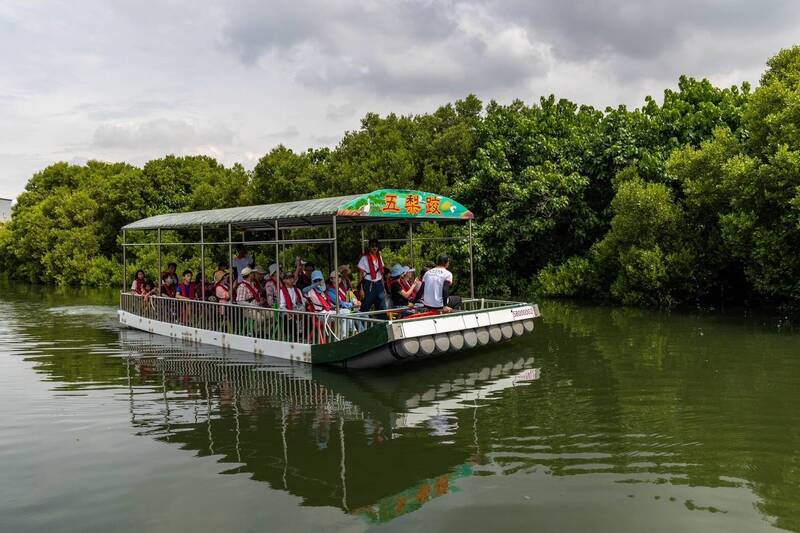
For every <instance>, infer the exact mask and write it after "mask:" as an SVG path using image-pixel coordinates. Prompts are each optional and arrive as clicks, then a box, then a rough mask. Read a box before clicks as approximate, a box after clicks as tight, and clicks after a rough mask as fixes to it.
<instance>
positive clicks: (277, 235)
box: [267, 219, 288, 307]
mask: <svg viewBox="0 0 800 533" xmlns="http://www.w3.org/2000/svg"><path fill="white" fill-rule="evenodd" d="M280 240H281V239H280V231H279V230H278V220H277V219H276V220H275V269H276V270H275V289H276V292H277V293H278V294H277V297H278V301H277V306H276V307H280V306H281V248H280V244H278V241H280ZM267 275H269V267H268V268H267ZM287 303H288V302H287Z"/></svg>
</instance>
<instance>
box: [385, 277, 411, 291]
mask: <svg viewBox="0 0 800 533" xmlns="http://www.w3.org/2000/svg"><path fill="white" fill-rule="evenodd" d="M394 285H400V288H401V289H402V290H404V291H407V290H408V289H410V288H411V285H410V284H409V283H408V281H406V280H405V279H403V278H397V279H395V278H389V288H390V289H391V288H392V286H394Z"/></svg>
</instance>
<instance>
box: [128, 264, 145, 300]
mask: <svg viewBox="0 0 800 533" xmlns="http://www.w3.org/2000/svg"><path fill="white" fill-rule="evenodd" d="M144 284H145V279H144V270H137V271H136V277H135V278H133V283H131V292H132V293H133V294H135V295H137V296H144V293H145V290H144Z"/></svg>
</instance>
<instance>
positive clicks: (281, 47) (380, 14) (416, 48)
mask: <svg viewBox="0 0 800 533" xmlns="http://www.w3.org/2000/svg"><path fill="white" fill-rule="evenodd" d="M223 32H224V33H223V35H224V42H225V43H226V47H227V49H228V50H232V51H234V52H235V53H236V54H237V55H238V56H239V58H240V60H241V61H242V62H243V63H245V64H247V65H255V64H257V63H258V61H259V60H260V59H261V58H264V57H268V58H270V57H281V58H284V59H286V60H287V61H289V62H291V64H293V65H295V66H296V69H295V78H296V80H297V81H299V82H300V83H302V84H303V85H305V86H308V87H313V88H316V89H330V88H336V87H348V86H351V87H361V88H366V89H368V90H372V91H380V92H383V93H387V94H399V95H419V94H431V93H435V94H447V95H450V94H463V93H464V92H465V91H467V92H468V91H476V90H483V89H491V88H495V87H498V86H501V87H502V86H507V85H513V84H519V83H523V82H524V81H525V80H526V79H528V78H530V77H531V76H534V75H540V74H543V73H544V72H545V70H546V47H544V46H542V45H541V44H539V43H535V42H533V41H532V40H531V38H530V37H531V36H530V35H529V34H528V33H527V31H526V30H525V28H522V27H519V26H510V25H508V24H507V23H506V22H505V21H500V20H498V19H496V18H493V17H492V16H491V14H489V13H485V12H484V11H483V10H482V9H481V8H480V6H479V5H469V4H466V3H463V2H460V3H456V2H436V1H422V0H417V1H410V0H406V1H400V2H388V1H373V2H355V1H352V0H344V1H339V2H332V3H322V4H318V3H317V4H315V3H313V2H309V1H308V0H302V1H298V2H293V3H291V4H290V5H288V6H281V7H279V8H277V9H273V5H272V4H265V3H262V2H249V3H247V4H245V5H238V8H237V9H235V10H233V9H231V10H230V12H229V18H228V21H227V24H226V26H225V28H224V30H223Z"/></svg>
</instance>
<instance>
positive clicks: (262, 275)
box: [253, 265, 267, 305]
mask: <svg viewBox="0 0 800 533" xmlns="http://www.w3.org/2000/svg"><path fill="white" fill-rule="evenodd" d="M253 272H255V273H256V285H255V286H256V288H257V289H258V294H259V296H261V303H262V305H263V304H264V303H265V302H266V301H267V291H266V283H267V280H266V274H267V271H266V270H264V269H263V268H261V267H260V266H257V265H256V266H254V267H253Z"/></svg>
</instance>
